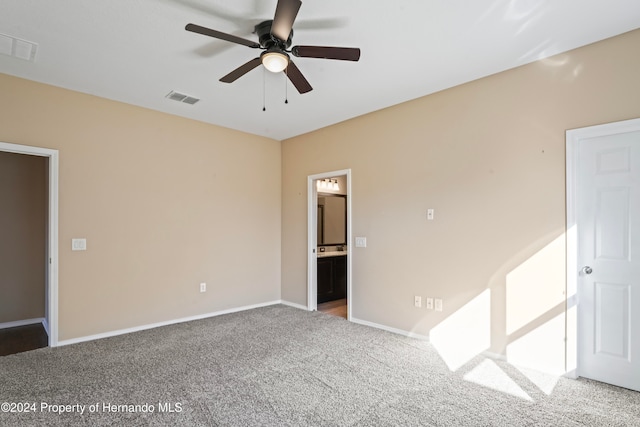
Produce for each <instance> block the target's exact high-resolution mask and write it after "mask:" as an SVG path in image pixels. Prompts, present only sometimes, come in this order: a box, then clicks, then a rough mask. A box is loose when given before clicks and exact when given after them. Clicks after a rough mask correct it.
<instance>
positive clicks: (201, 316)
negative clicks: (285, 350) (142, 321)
mask: <svg viewBox="0 0 640 427" xmlns="http://www.w3.org/2000/svg"><path fill="white" fill-rule="evenodd" d="M280 303H281V301H280V300H276V301H269V302H264V303H260V304H252V305H245V306H242V307H236V308H229V309H226V310H220V311H215V312H213V313H205V314H198V315H196V316H189V317H183V318H180V319H174V320H167V321H165V322H158V323H151V324H148V325H142V326H135V327H133V328H126V329H119V330H116V331H109V332H103V333H101V334H95V335H88V336H84V337H78V338H71V339H68V340H62V341H58V346H59V347H62V346H64V345H70V344H78V343H81V342H86V341H93V340H99V339H102V338H109V337H115V336H117V335H124V334H130V333H132V332H139V331H144V330H147V329H153V328H159V327H161V326H168V325H175V324H176V323H184V322H191V321H193V320H201V319H206V318H209V317H215V316H221V315H223V314H230V313H237V312H239V311H245V310H251V309H254V308H260V307H266V306H270V305H276V304H280Z"/></svg>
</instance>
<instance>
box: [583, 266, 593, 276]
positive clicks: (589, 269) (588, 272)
mask: <svg viewBox="0 0 640 427" xmlns="http://www.w3.org/2000/svg"><path fill="white" fill-rule="evenodd" d="M581 271H582V272H583V273H584V274H591V273H593V269H592V268H591V267H589V266H588V265H587V266H584V267H582V270H581Z"/></svg>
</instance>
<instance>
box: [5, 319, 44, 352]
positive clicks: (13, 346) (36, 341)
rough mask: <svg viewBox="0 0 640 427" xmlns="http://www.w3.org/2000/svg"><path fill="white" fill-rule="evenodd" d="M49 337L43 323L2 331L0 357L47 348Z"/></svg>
mask: <svg viewBox="0 0 640 427" xmlns="http://www.w3.org/2000/svg"><path fill="white" fill-rule="evenodd" d="M48 345H49V336H48V335H47V331H45V329H44V326H42V323H36V324H33V325H25V326H16V327H14V328H6V329H0V356H7V355H9V354H16V353H22V352H23V351H29V350H35V349H37V348H43V347H47V346H48Z"/></svg>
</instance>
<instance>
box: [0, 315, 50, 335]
mask: <svg viewBox="0 0 640 427" xmlns="http://www.w3.org/2000/svg"><path fill="white" fill-rule="evenodd" d="M45 322H46V320H45V318H44V317H37V318H35V319H25V320H16V321H14V322H5V323H0V329H7V328H15V327H17V326H27V325H35V324H38V323H42V324H43V325H44V323H45ZM45 328H46V327H45ZM47 333H48V332H47Z"/></svg>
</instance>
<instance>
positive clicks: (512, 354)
mask: <svg viewBox="0 0 640 427" xmlns="http://www.w3.org/2000/svg"><path fill="white" fill-rule="evenodd" d="M552 239H553V240H551V241H550V242H549V243H548V244H546V245H545V246H544V247H543V248H542V249H540V250H539V251H537V252H536V253H535V254H533V255H531V256H530V257H528V258H527V259H526V260H524V261H522V262H520V263H519V264H518V265H517V266H515V267H511V268H508V269H507V270H506V271H507V272H506V274H505V272H504V271H501V272H499V273H496V275H494V277H493V278H492V280H491V282H490V286H489V288H487V289H486V290H484V291H483V292H482V293H480V294H479V295H477V296H475V297H474V298H473V299H471V300H470V301H468V302H467V303H466V304H465V305H464V306H463V307H461V308H460V309H458V310H457V311H456V312H455V313H453V314H451V315H450V316H448V317H447V318H446V319H445V320H444V321H442V322H441V323H440V324H438V325H437V326H435V327H434V328H432V329H431V331H430V334H429V339H430V341H431V343H432V344H433V346H434V347H435V348H436V350H437V351H438V353H439V354H440V356H441V357H442V359H443V361H444V362H445V363H446V364H447V366H448V367H449V369H450V370H451V371H453V372H455V371H460V370H465V369H470V370H469V371H468V372H467V373H466V374H465V375H464V378H465V379H466V380H468V381H471V382H474V383H477V384H480V385H483V386H486V387H489V388H492V389H496V390H500V391H504V392H505V393H508V394H511V395H514V396H518V397H521V398H524V399H527V400H531V398H530V397H529V395H527V393H526V392H524V391H523V389H522V388H521V387H520V386H519V385H518V384H517V382H516V381H515V380H514V379H512V378H510V376H509V375H508V374H507V373H506V372H504V371H503V370H502V369H501V368H500V367H499V366H498V364H496V363H495V362H493V361H492V360H490V359H484V360H482V361H481V362H479V363H478V362H477V356H478V355H480V354H482V353H484V352H486V351H487V350H489V349H490V348H494V349H495V348H496V343H498V344H499V346H500V347H503V348H504V354H501V355H499V358H501V359H502V358H504V359H506V361H507V362H509V363H510V364H512V365H513V366H515V367H516V368H517V370H518V371H519V372H520V373H521V374H522V375H523V376H524V377H523V378H524V379H526V380H527V381H529V382H530V383H532V384H534V385H535V386H536V387H537V388H538V389H539V390H541V391H542V392H544V393H545V394H547V395H549V394H551V392H552V391H553V388H554V386H555V384H556V383H557V378H558V376H559V375H563V374H565V373H566V371H567V370H566V362H565V360H566V354H565V353H566V345H565V336H566V327H565V324H566V314H565V306H566V303H565V301H566V298H565V293H566V292H565V280H564V278H565V235H564V233H562V234H561V235H559V236H557V237H555V238H552ZM512 259H518V256H514V257H513V258H512ZM507 265H512V262H511V261H510V262H509V263H508V264H507ZM497 278H501V279H500V283H496V281H497V280H496V279H497ZM496 324H498V325H504V328H500V329H497V328H496V327H495V325H496ZM492 344H493V345H492ZM470 365H474V366H470ZM523 378H519V379H518V381H522V380H523Z"/></svg>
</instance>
